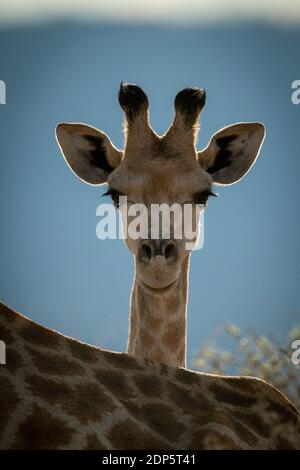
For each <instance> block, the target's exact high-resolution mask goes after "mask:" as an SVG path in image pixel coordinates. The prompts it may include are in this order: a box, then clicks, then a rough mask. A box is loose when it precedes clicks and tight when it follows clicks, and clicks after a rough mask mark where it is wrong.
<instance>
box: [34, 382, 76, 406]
mask: <svg viewBox="0 0 300 470" xmlns="http://www.w3.org/2000/svg"><path fill="white" fill-rule="evenodd" d="M26 384H27V386H28V387H29V389H30V391H31V393H32V394H33V395H35V396H37V397H39V398H43V399H44V400H46V401H47V402H48V403H50V404H51V405H54V404H56V403H62V402H63V401H64V400H66V399H68V398H70V395H71V396H72V392H71V390H70V387H68V386H67V385H65V384H64V383H62V382H61V380H60V381H59V382H58V381H56V380H53V379H50V378H46V377H42V376H41V375H29V376H28V377H27V379H26ZM70 392H71V393H70Z"/></svg>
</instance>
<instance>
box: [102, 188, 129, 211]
mask: <svg viewBox="0 0 300 470" xmlns="http://www.w3.org/2000/svg"><path fill="white" fill-rule="evenodd" d="M102 196H110V197H111V199H112V201H113V203H114V206H115V207H117V208H119V197H120V196H124V194H122V193H120V191H117V190H116V189H113V188H109V190H108V191H106V193H104V194H102Z"/></svg>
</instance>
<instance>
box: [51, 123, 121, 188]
mask: <svg viewBox="0 0 300 470" xmlns="http://www.w3.org/2000/svg"><path fill="white" fill-rule="evenodd" d="M56 139H57V142H58V145H59V147H60V150H61V153H62V155H63V157H64V158H65V160H66V162H67V164H68V166H69V167H70V168H71V170H72V171H73V172H74V173H75V174H76V175H77V176H78V177H79V178H80V179H82V180H83V181H85V182H86V183H89V184H92V185H99V184H102V183H106V181H107V178H108V175H109V174H110V173H111V172H112V171H113V170H114V169H115V168H116V167H117V166H118V165H119V163H120V162H121V160H122V158H123V152H122V151H121V150H118V149H117V148H116V147H114V145H113V144H112V143H111V141H110V139H109V137H108V136H107V135H106V134H104V133H103V132H101V131H99V130H98V129H95V128H94V127H91V126H87V125H86V124H80V123H60V124H58V125H57V127H56Z"/></svg>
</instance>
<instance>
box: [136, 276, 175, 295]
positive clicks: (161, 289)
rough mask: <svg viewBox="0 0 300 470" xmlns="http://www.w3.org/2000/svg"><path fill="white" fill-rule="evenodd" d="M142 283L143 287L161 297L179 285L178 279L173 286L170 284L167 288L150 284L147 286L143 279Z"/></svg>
mask: <svg viewBox="0 0 300 470" xmlns="http://www.w3.org/2000/svg"><path fill="white" fill-rule="evenodd" d="M140 283H141V284H142V286H143V287H144V288H145V289H146V290H147V291H148V292H151V293H152V294H157V295H161V294H164V293H166V292H170V291H171V290H172V289H173V287H175V284H176V283H177V279H175V281H173V282H171V284H168V285H167V286H164V287H152V286H149V284H146V283H145V282H144V281H142V279H140Z"/></svg>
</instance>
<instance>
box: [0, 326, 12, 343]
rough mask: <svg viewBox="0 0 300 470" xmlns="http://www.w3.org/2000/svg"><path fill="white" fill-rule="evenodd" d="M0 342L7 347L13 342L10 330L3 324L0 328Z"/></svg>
mask: <svg viewBox="0 0 300 470" xmlns="http://www.w3.org/2000/svg"><path fill="white" fill-rule="evenodd" d="M0 340H2V341H4V342H5V344H6V345H7V346H8V345H9V344H11V343H13V341H14V337H13V335H12V333H11V331H10V329H9V328H7V327H6V326H4V325H3V324H1V326H0Z"/></svg>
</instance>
